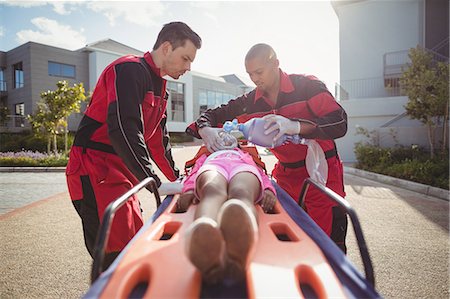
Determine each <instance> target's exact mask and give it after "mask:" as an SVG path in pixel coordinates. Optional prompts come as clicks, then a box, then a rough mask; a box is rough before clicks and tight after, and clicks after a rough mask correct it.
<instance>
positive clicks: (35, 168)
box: [0, 167, 66, 172]
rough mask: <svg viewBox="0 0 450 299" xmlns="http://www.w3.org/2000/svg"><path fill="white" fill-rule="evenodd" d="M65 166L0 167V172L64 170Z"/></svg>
mask: <svg viewBox="0 0 450 299" xmlns="http://www.w3.org/2000/svg"><path fill="white" fill-rule="evenodd" d="M64 171H66V168H65V167H0V172H64Z"/></svg>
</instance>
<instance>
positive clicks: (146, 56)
mask: <svg viewBox="0 0 450 299" xmlns="http://www.w3.org/2000/svg"><path fill="white" fill-rule="evenodd" d="M144 59H145V61H146V62H147V63H148V65H149V66H150V68H151V69H152V71H154V72H155V73H156V74H157V75H158V76H160V77H161V69H160V68H158V67H157V66H156V64H155V62H154V61H153V57H152V55H151V54H150V52H147V53H145V54H144Z"/></svg>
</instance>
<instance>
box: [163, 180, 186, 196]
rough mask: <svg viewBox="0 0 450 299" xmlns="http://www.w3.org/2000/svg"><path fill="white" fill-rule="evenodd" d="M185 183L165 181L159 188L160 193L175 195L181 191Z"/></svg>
mask: <svg viewBox="0 0 450 299" xmlns="http://www.w3.org/2000/svg"><path fill="white" fill-rule="evenodd" d="M182 189H183V184H182V183H181V182H164V183H161V186H159V188H158V193H159V195H173V194H178V193H181V190H182Z"/></svg>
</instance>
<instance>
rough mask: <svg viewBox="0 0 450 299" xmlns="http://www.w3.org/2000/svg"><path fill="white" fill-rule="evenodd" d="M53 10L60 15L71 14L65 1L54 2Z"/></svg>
mask: <svg viewBox="0 0 450 299" xmlns="http://www.w3.org/2000/svg"><path fill="white" fill-rule="evenodd" d="M52 5H53V11H54V12H56V13H57V14H60V15H68V14H70V10H67V9H66V4H65V3H64V2H52Z"/></svg>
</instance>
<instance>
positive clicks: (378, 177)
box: [344, 166, 450, 201]
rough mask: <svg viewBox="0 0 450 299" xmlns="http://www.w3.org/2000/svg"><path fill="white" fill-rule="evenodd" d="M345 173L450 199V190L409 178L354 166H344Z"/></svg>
mask: <svg viewBox="0 0 450 299" xmlns="http://www.w3.org/2000/svg"><path fill="white" fill-rule="evenodd" d="M344 173H347V174H353V175H356V176H359V177H363V178H366V179H370V180H375V181H378V182H381V183H384V184H388V185H393V186H396V187H400V188H403V189H407V190H410V191H414V192H418V193H421V194H425V195H428V196H433V197H437V198H439V199H443V200H446V201H449V194H450V192H449V191H448V190H445V189H441V188H437V187H432V186H428V185H424V184H420V183H415V182H411V181H407V180H402V179H398V178H393V177H390V176H387V175H382V174H378V173H374V172H369V171H365V170H361V169H357V168H353V167H348V166H344Z"/></svg>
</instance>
